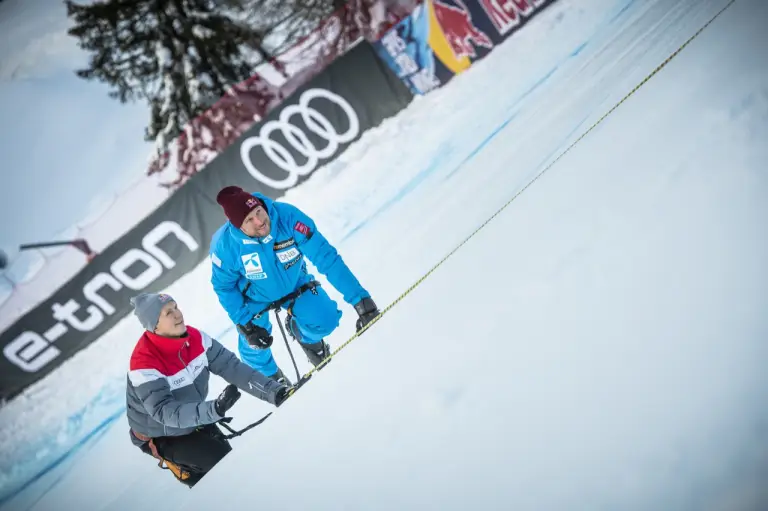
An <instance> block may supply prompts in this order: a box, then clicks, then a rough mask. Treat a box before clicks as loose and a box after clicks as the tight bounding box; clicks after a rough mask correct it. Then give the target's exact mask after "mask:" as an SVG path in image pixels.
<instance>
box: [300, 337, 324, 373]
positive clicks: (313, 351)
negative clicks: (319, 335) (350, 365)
mask: <svg viewBox="0 0 768 511" xmlns="http://www.w3.org/2000/svg"><path fill="white" fill-rule="evenodd" d="M301 348H302V349H303V350H304V353H306V354H307V358H308V359H309V361H310V363H311V364H312V365H313V366H315V367H317V369H318V371H319V370H320V369H322V368H323V367H325V366H327V365H328V363H329V362H330V361H331V360H330V359H328V361H326V362H325V363H324V364H322V365H320V363H321V362H322V361H323V360H325V359H326V358H327V357H328V356H329V355H330V354H331V347H330V346H328V344H327V343H326V342H325V341H320V342H315V343H312V344H304V343H301ZM318 365H320V367H318Z"/></svg>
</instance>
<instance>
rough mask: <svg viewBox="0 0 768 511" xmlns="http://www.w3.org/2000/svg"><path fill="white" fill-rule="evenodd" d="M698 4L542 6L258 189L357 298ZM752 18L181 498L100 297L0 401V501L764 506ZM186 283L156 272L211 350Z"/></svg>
mask: <svg viewBox="0 0 768 511" xmlns="http://www.w3.org/2000/svg"><path fill="white" fill-rule="evenodd" d="M726 3H727V1H726V0H705V1H702V0H685V1H680V2H677V3H675V4H670V3H669V2H666V1H664V0H645V1H632V0H629V1H627V0H599V1H598V0H595V1H592V2H587V3H581V2H576V1H575V0H559V1H558V3H556V4H555V5H554V6H552V7H551V8H549V9H547V10H546V11H545V12H544V13H543V14H542V15H541V16H540V17H538V18H536V19H535V20H534V21H533V22H531V24H530V25H529V26H528V27H527V28H526V29H525V30H523V31H522V32H521V33H519V34H517V35H516V36H514V37H513V38H511V39H510V40H509V41H508V42H507V43H505V44H504V45H502V46H501V47H500V48H499V49H497V50H496V51H495V52H494V53H493V54H492V55H491V56H490V57H488V58H487V59H485V60H484V61H482V62H480V63H479V64H477V65H476V66H475V67H473V69H472V70H470V71H469V72H467V73H465V74H463V75H462V76H460V77H458V78H456V79H455V80H454V81H453V82H451V84H450V85H449V86H448V87H446V88H444V89H441V90H439V91H436V92H434V93H432V94H430V95H429V96H426V97H421V98H417V99H416V100H415V101H414V103H413V104H412V105H411V107H409V108H408V109H407V110H406V111H404V112H403V113H401V114H400V115H399V116H397V117H396V118H395V119H392V120H391V121H389V122H386V123H385V124H384V125H382V126H381V127H380V128H378V129H376V130H372V131H371V132H369V133H367V134H366V135H365V136H364V137H363V138H362V140H361V141H360V142H359V143H358V144H356V145H355V147H353V148H351V149H350V150H349V151H348V152H347V153H345V154H344V155H343V156H342V157H341V158H340V159H338V160H337V161H335V162H334V163H332V164H331V165H329V166H327V167H326V168H324V169H321V170H319V171H318V172H317V173H316V174H315V175H314V177H313V178H312V179H311V180H309V181H308V182H307V183H305V184H304V185H302V186H301V187H298V188H296V189H294V190H291V191H290V193H289V194H288V196H287V197H286V198H285V200H286V201H289V202H292V203H294V204H296V205H298V206H299V207H301V208H302V209H304V210H305V211H306V212H307V213H309V214H310V215H312V216H313V217H314V218H315V220H316V221H317V222H318V224H319V225H320V226H321V228H322V229H323V232H324V233H325V234H326V235H327V236H328V237H329V238H330V239H331V240H333V241H334V242H335V244H336V246H337V247H338V248H339V250H340V251H341V253H342V254H343V256H344V258H345V260H346V261H347V263H348V264H349V265H350V266H351V267H352V269H353V270H354V271H355V272H356V274H357V275H358V277H359V278H360V280H361V282H363V283H364V285H365V286H366V287H367V288H368V289H369V290H370V291H371V292H372V293H373V296H374V298H375V299H376V301H377V302H378V303H379V305H380V306H381V307H384V306H386V305H388V304H390V303H392V302H393V301H394V300H395V299H397V298H398V296H400V294H401V293H402V292H403V291H404V290H405V289H407V288H408V287H409V286H410V285H412V284H413V283H414V282H415V281H416V280H417V279H419V278H420V277H421V276H422V275H423V274H424V273H425V272H427V271H428V270H429V269H430V268H432V266H433V265H434V264H435V263H436V262H437V261H439V260H440V259H441V258H442V257H443V256H444V255H445V254H447V253H448V252H449V251H450V250H452V249H453V248H454V247H455V246H456V245H457V244H458V243H460V242H461V241H463V240H464V239H465V238H466V237H467V236H468V235H469V234H470V233H471V232H473V231H474V230H475V229H476V228H477V227H478V226H479V225H481V224H482V223H483V222H485V221H486V219H488V218H489V217H490V216H491V215H492V214H493V213H494V212H496V211H497V210H498V209H499V208H500V207H501V206H502V205H503V204H505V203H506V202H507V201H508V200H509V199H510V198H511V197H512V196H514V195H515V194H516V193H517V192H518V191H519V190H520V189H521V188H522V187H523V186H525V184H526V183H528V182H529V181H530V179H531V178H533V177H534V176H535V175H536V174H538V172H540V171H541V169H542V168H544V166H545V165H546V164H547V163H549V162H551V161H552V160H553V159H554V158H555V157H556V156H557V155H558V154H560V153H561V152H562V151H563V150H564V149H565V148H566V147H568V145H570V143H571V142H572V141H573V140H575V139H576V138H577V137H578V136H579V135H580V134H581V133H582V132H584V131H585V130H586V129H587V128H589V127H590V126H591V125H592V124H593V123H594V122H595V121H597V120H598V119H599V118H600V117H601V116H602V115H603V114H604V113H605V112H606V111H608V110H609V109H610V108H611V107H612V106H613V105H614V104H616V102H617V101H618V100H620V99H621V98H622V97H623V96H624V95H625V94H626V93H627V92H628V91H629V90H631V89H632V88H633V87H635V86H636V85H637V84H638V83H639V82H640V81H641V80H642V79H643V78H644V77H645V76H647V75H648V73H649V72H651V71H652V70H653V69H654V68H655V67H656V66H657V65H658V64H659V63H661V62H662V61H663V60H664V59H665V58H667V56H668V55H669V54H671V53H672V52H673V51H675V50H676V49H677V48H678V47H679V46H680V45H681V44H682V43H683V42H684V41H685V40H686V39H687V38H688V37H690V35H692V34H693V33H694V32H695V31H696V30H697V29H698V28H699V27H700V26H701V25H703V24H704V23H705V22H706V21H707V20H708V19H709V18H710V17H711V16H712V15H714V14H715V13H716V12H717V11H719V10H720V9H721V8H722V7H723V6H724V5H725V4H726ZM767 21H768V4H766V3H765V2H762V1H761V0H737V1H736V2H735V4H734V5H733V6H732V7H731V8H730V9H729V10H728V11H726V12H725V13H724V14H723V16H722V17H721V18H719V19H718V20H717V21H716V22H715V23H714V24H713V25H712V26H711V27H710V28H709V29H707V30H706V31H705V32H704V33H703V34H702V35H701V36H700V37H699V38H698V39H696V40H695V41H694V42H693V43H692V44H691V45H690V46H689V47H688V48H686V49H685V50H684V51H683V53H681V54H680V55H679V56H678V57H677V58H676V59H675V60H673V61H672V62H671V63H670V64H669V65H668V66H667V67H666V68H665V69H664V70H662V71H661V72H660V73H659V74H658V75H657V76H656V77H654V78H653V79H652V80H651V81H649V82H648V83H647V84H646V85H645V86H644V87H643V88H642V89H640V90H639V91H638V92H637V93H636V94H635V95H634V96H632V98H630V99H629V100H628V101H627V102H625V103H624V104H623V105H622V106H621V107H620V108H619V109H618V110H617V111H616V112H615V113H614V114H612V115H611V116H610V117H609V118H607V119H606V120H605V121H604V122H603V123H602V124H601V125H600V126H599V127H598V128H597V129H595V130H594V131H593V132H592V133H590V134H589V135H588V136H587V137H586V138H584V139H583V140H582V141H581V142H580V143H579V144H578V145H577V146H576V147H575V148H574V149H573V150H572V151H571V152H570V153H568V155H567V156H566V157H564V158H563V159H562V160H560V161H559V162H558V163H556V164H555V166H553V167H552V168H551V169H550V170H549V171H548V172H547V173H546V174H544V176H543V177H542V178H541V179H539V180H538V181H536V183H534V184H533V185H532V186H531V187H530V188H528V189H527V190H526V191H525V192H524V193H523V194H522V195H520V196H519V197H518V198H517V199H516V200H515V201H514V202H513V203H512V204H511V205H510V206H509V207H508V208H507V209H505V210H504V211H503V212H502V213H501V214H499V215H498V216H497V217H495V218H494V220H493V221H491V222H490V223H489V224H488V225H487V226H486V227H485V228H484V229H482V230H481V231H480V232H479V233H478V234H477V235H476V236H474V237H473V238H472V239H471V240H470V241H469V242H467V243H466V244H465V245H464V246H463V247H462V248H461V249H460V250H458V251H457V252H456V253H455V254H454V255H453V256H452V257H451V258H450V259H448V260H447V261H446V262H445V263H444V264H443V265H442V266H441V267H440V268H438V269H437V270H436V271H435V272H434V273H433V274H432V275H431V276H430V277H429V278H427V279H426V280H425V281H424V282H423V283H422V284H421V285H419V286H418V287H416V288H415V289H414V290H413V292H411V293H410V294H409V295H408V296H407V297H406V298H404V299H403V300H402V301H401V302H399V304H398V305H397V306H395V307H394V308H393V309H391V310H390V311H389V312H388V313H387V314H385V316H384V317H382V318H381V320H380V321H379V322H377V324H376V325H375V326H374V327H373V328H372V329H371V330H369V331H368V332H366V333H365V334H364V335H363V336H362V337H361V338H360V339H357V340H355V341H354V342H353V343H351V344H350V345H349V346H347V347H346V348H345V349H344V350H342V351H341V352H340V353H339V355H338V356H337V357H336V358H335V359H334V360H333V362H332V363H331V365H330V366H329V368H328V369H327V370H323V371H322V372H320V373H319V374H317V375H316V376H315V377H314V379H313V381H312V382H311V383H310V384H309V385H307V386H306V387H304V388H303V389H302V390H301V391H300V393H299V394H297V395H296V397H295V398H292V399H291V400H289V401H288V402H287V403H286V404H285V405H284V406H283V407H281V408H280V409H279V410H277V411H276V413H275V414H274V415H273V416H272V417H271V418H270V419H269V420H267V421H266V422H265V423H264V424H262V425H261V426H259V427H258V428H256V429H255V430H253V431H251V432H249V433H247V434H246V435H245V436H243V437H241V438H238V439H235V440H233V441H232V443H233V447H234V451H233V452H232V453H231V454H230V455H228V456H227V457H226V458H225V459H224V460H223V461H222V462H221V463H220V464H219V465H218V466H217V467H216V468H215V470H214V471H213V472H212V473H210V474H209V475H208V476H206V478H205V479H204V480H203V481H202V482H201V483H199V484H198V485H197V486H196V487H195V488H194V489H193V490H191V491H190V490H188V489H187V488H185V487H184V486H182V485H180V484H178V483H177V482H176V481H175V480H174V479H173V478H172V476H170V475H169V474H167V473H165V472H162V471H160V470H159V469H157V468H156V467H155V463H154V461H153V460H152V459H151V458H150V457H148V456H146V455H144V454H142V453H140V452H139V451H138V450H137V449H136V448H135V447H133V446H132V445H131V444H130V442H129V440H128V433H127V424H126V421H125V418H124V410H123V407H124V395H123V393H124V378H125V370H126V367H127V361H128V355H129V353H130V351H131V349H132V347H133V344H134V342H135V340H136V338H137V337H138V335H139V334H140V327H139V326H138V325H137V324H135V323H136V321H135V319H133V318H130V317H129V318H126V319H125V320H124V321H122V322H121V323H120V324H118V325H117V326H116V327H115V328H114V329H113V330H112V331H111V332H110V333H109V334H107V335H105V336H104V337H103V338H102V339H101V340H100V341H99V342H97V343H94V344H93V345H91V346H90V347H89V348H88V349H86V350H84V351H82V352H81V353H79V354H78V355H77V356H75V357H73V358H72V359H71V360H69V361H68V362H67V363H66V364H64V365H63V366H62V367H61V368H60V369H59V370H57V371H56V372H55V373H54V374H52V375H51V376H50V377H48V378H46V379H45V380H44V381H42V382H40V383H39V384H37V385H35V386H34V387H32V388H31V389H29V391H28V392H26V393H25V394H24V395H23V396H21V397H20V398H19V399H16V400H14V401H13V402H11V403H10V404H9V405H7V406H6V407H4V408H3V409H1V410H0V446H2V452H3V457H2V460H1V461H0V495H1V496H0V499H3V501H2V506H1V509H2V510H10V509H13V510H16V509H25V510H26V509H29V510H49V509H66V508H72V509H99V510H102V509H105V510H123V509H126V510H127V509H148V508H151V507H156V506H158V505H160V506H162V507H163V509H180V510H181V509H208V508H216V509H218V508H221V507H222V506H236V507H238V508H240V507H242V508H247V509H250V508H264V509H334V510H337V509H522V510H528V509H530V510H549V509H569V510H571V509H589V510H594V509H622V510H634V509H638V510H639V509H665V510H666V509H675V510H676V509H696V510H758V509H765V508H766V507H768V490H767V489H766V485H765V481H766V480H768V407H766V402H768V372H767V371H765V368H764V365H765V362H764V361H765V360H766V357H768V345H766V342H765V339H766V335H767V334H768V316H767V315H766V314H765V313H764V310H765V305H766V303H768V266H767V265H766V264H765V261H766V260H768V241H766V237H765V232H766V229H765V224H766V219H768V200H767V199H768V175H766V172H765V161H767V160H768V146H766V144H765V140H768V66H766V61H765V54H766V50H767V49H768V44H767V43H768V36H766V35H765V30H764V27H765V25H766V22H767ZM209 276H210V268H209V265H208V264H207V263H203V264H201V265H200V267H198V268H197V269H196V270H195V271H194V272H192V273H190V274H189V275H188V276H187V277H185V278H184V279H182V280H180V281H179V282H177V283H175V284H174V285H173V286H171V287H170V288H169V289H168V292H169V293H171V294H172V295H175V296H176V297H177V299H178V301H179V302H180V306H181V307H182V309H183V311H184V312H185V315H186V317H187V321H188V322H189V323H190V324H192V325H195V326H197V327H199V328H202V329H203V330H206V331H207V332H209V333H211V334H213V335H215V336H217V337H218V338H219V339H220V340H222V342H224V344H225V345H227V346H229V347H230V348H234V345H235V337H234V334H233V332H232V331H231V329H230V325H229V322H228V320H227V318H226V315H225V314H224V312H223V311H222V310H221V308H220V307H219V306H218V303H217V301H216V298H215V296H214V294H213V292H212V290H211V289H210V285H209V283H208V278H209ZM321 280H322V281H323V282H325V280H324V279H322V278H321ZM326 289H328V290H329V292H330V294H331V296H333V297H334V298H336V299H337V300H339V303H340V304H341V303H342V302H341V300H340V297H339V295H338V293H337V292H336V291H335V290H333V289H332V288H329V287H328V286H326ZM342 307H343V310H344V312H345V315H344V317H343V319H342V324H341V326H340V328H339V330H338V331H337V332H336V333H334V335H333V336H332V337H331V338H330V339H329V341H330V342H331V344H332V345H333V346H334V347H335V346H338V345H340V344H342V343H343V342H344V341H346V340H347V339H348V338H349V336H350V335H351V333H352V332H353V329H354V320H355V315H354V312H353V310H352V309H351V307H349V306H348V305H346V304H344V305H343V306H342ZM275 356H276V358H277V360H278V362H279V363H280V364H281V366H282V367H283V369H284V370H285V371H286V372H287V373H288V374H290V373H291V365H290V361H289V358H288V356H287V354H286V352H285V348H284V347H283V346H280V345H279V344H277V345H276V347H275ZM298 362H299V364H301V369H302V370H306V369H307V368H308V364H307V362H306V361H305V360H304V358H303V357H302V356H299V357H298ZM223 386H224V382H222V381H221V380H220V379H215V378H214V379H212V387H211V391H210V392H211V397H213V396H215V395H216V394H217V393H218V392H219V391H220V390H221V388H223ZM270 410H272V408H271V407H270V406H268V405H266V404H265V403H262V402H259V401H256V400H254V399H251V398H249V397H248V396H244V397H243V398H242V399H241V400H240V401H239V402H238V404H237V406H236V407H235V408H234V410H233V412H234V415H235V417H236V420H235V423H234V424H233V426H235V427H242V426H244V425H246V424H248V423H249V422H250V421H252V420H255V419H257V418H259V417H260V416H262V415H263V414H264V413H266V412H267V411H270ZM20 489H21V490H20Z"/></svg>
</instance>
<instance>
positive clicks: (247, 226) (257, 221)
mask: <svg viewBox="0 0 768 511" xmlns="http://www.w3.org/2000/svg"><path fill="white" fill-rule="evenodd" d="M240 230H241V231H243V233H245V235H246V236H250V237H251V238H263V237H264V236H267V235H268V234H269V233H270V232H271V231H272V223H271V222H270V221H269V215H268V214H267V210H266V209H264V208H263V207H262V206H261V205H259V206H256V207H255V208H253V209H252V210H251V212H250V213H248V216H247V217H245V220H243V225H241V226H240Z"/></svg>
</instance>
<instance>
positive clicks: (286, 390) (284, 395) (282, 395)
mask: <svg viewBox="0 0 768 511" xmlns="http://www.w3.org/2000/svg"><path fill="white" fill-rule="evenodd" d="M295 391H296V387H280V388H279V389H277V393H276V394H275V406H280V405H281V404H283V401H285V400H286V399H288V398H289V397H291V396H292V395H293V393H294V392H295Z"/></svg>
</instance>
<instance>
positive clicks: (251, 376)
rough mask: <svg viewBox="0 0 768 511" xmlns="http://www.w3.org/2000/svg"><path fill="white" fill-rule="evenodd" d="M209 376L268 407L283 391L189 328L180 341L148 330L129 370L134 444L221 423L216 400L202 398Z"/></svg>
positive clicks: (213, 342) (130, 423) (217, 344)
mask: <svg viewBox="0 0 768 511" xmlns="http://www.w3.org/2000/svg"><path fill="white" fill-rule="evenodd" d="M209 373H213V374H217V375H219V376H221V377H222V378H224V379H225V380H226V381H227V382H229V383H233V384H235V385H236V386H237V387H238V388H240V389H242V390H243V391H245V392H247V393H249V394H251V395H253V396H255V397H257V398H259V399H262V400H264V401H267V402H269V403H272V404H274V403H275V393H276V392H277V390H278V389H280V387H282V384H280V383H277V382H275V381H274V380H270V379H269V378H267V377H265V376H264V375H262V374H261V373H259V372H258V371H255V370H253V369H252V368H251V367H249V366H247V365H246V364H244V363H242V362H241V361H240V360H238V358H237V357H236V356H235V354H234V353H232V352H231V351H229V350H228V349H226V348H224V346H222V345H221V344H220V343H219V342H218V341H217V340H215V339H213V338H211V337H210V336H209V335H207V334H206V333H205V332H201V331H200V330H197V329H195V328H192V327H187V335H186V336H184V337H162V336H159V335H156V334H154V333H152V332H149V331H146V332H144V335H142V337H141V339H139V342H138V343H137V344H136V347H135V348H134V349H133V354H132V355H131V362H130V370H129V371H128V388H127V392H126V400H127V408H126V414H127V415H128V425H129V426H130V428H131V430H132V431H133V432H134V433H135V434H132V435H131V440H132V441H133V443H134V444H136V445H139V446H140V445H142V444H143V440H140V438H141V437H144V438H146V437H149V438H157V437H162V436H181V435H186V434H188V433H191V432H193V431H194V430H195V429H196V428H197V427H199V426H204V425H206V424H211V423H214V422H217V421H219V420H220V419H222V416H220V415H219V414H218V413H216V409H215V407H214V403H215V400H210V401H207V400H206V397H207V395H208V375H209ZM137 435H138V437H139V438H137Z"/></svg>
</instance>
